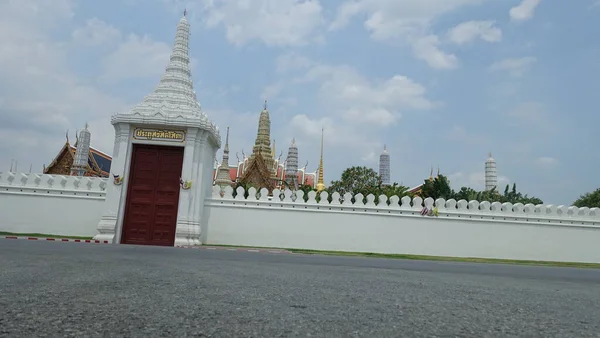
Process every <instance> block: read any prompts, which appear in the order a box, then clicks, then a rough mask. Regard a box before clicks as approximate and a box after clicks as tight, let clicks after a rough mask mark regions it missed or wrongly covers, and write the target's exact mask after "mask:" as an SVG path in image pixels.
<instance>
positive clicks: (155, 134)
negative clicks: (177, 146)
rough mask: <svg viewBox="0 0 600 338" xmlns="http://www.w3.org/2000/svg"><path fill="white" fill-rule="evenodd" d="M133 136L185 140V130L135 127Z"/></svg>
mask: <svg viewBox="0 0 600 338" xmlns="http://www.w3.org/2000/svg"><path fill="white" fill-rule="evenodd" d="M133 138H134V139H135V140H144V141H165V142H183V141H185V131H184V130H169V129H154V128H152V129H151V128H135V129H134V130H133Z"/></svg>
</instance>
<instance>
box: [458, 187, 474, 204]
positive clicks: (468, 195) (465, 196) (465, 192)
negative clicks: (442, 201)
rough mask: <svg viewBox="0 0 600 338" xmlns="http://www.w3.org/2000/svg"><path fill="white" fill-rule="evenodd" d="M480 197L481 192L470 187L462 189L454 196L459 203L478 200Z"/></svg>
mask: <svg viewBox="0 0 600 338" xmlns="http://www.w3.org/2000/svg"><path fill="white" fill-rule="evenodd" d="M478 197H479V192H478V191H476V190H475V189H473V188H469V187H461V188H460V190H459V191H457V192H456V193H455V194H454V197H453V198H454V199H455V200H457V201H460V200H467V201H472V200H476V199H477V198H478Z"/></svg>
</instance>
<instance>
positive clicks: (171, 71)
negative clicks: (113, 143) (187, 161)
mask: <svg viewBox="0 0 600 338" xmlns="http://www.w3.org/2000/svg"><path fill="white" fill-rule="evenodd" d="M186 15H187V11H184V14H183V17H182V18H181V20H179V23H178V24H177V32H176V34H175V43H174V45H173V51H172V52H171V57H170V61H169V64H168V65H167V67H166V69H165V72H164V74H163V76H162V77H161V79H160V83H159V84H158V86H157V87H156V88H155V89H154V92H153V93H151V94H150V95H148V96H146V97H145V98H144V100H143V101H142V102H141V103H139V104H138V105H137V106H135V107H134V108H133V109H132V111H131V112H132V113H136V112H139V113H154V112H157V111H160V112H162V113H166V114H175V115H183V114H192V115H196V114H202V112H201V109H200V104H199V103H198V102H197V101H196V98H195V96H196V94H195V92H194V84H193V81H192V73H191V69H190V56H189V37H190V25H189V23H188V21H187V18H186Z"/></svg>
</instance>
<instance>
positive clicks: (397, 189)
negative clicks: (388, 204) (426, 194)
mask: <svg viewBox="0 0 600 338" xmlns="http://www.w3.org/2000/svg"><path fill="white" fill-rule="evenodd" d="M408 189H410V188H409V187H407V186H404V185H400V184H398V183H397V182H394V183H393V184H391V185H384V186H381V189H379V193H378V194H377V195H376V196H377V197H379V195H385V196H387V198H388V200H389V198H390V197H392V196H398V197H400V198H402V197H403V196H411V197H412V194H410V193H409V192H408Z"/></svg>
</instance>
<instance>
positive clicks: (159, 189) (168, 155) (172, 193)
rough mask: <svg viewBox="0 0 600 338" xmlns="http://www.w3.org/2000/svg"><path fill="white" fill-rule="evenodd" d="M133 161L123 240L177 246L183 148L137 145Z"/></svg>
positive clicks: (125, 242)
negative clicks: (175, 244) (176, 234)
mask: <svg viewBox="0 0 600 338" xmlns="http://www.w3.org/2000/svg"><path fill="white" fill-rule="evenodd" d="M131 161H132V163H131V169H130V174H129V184H128V189H127V201H126V205H125V215H124V218H123V236H122V240H121V242H122V243H124V244H144V245H166V246H173V244H174V242H175V229H176V226H177V211H178V209H179V192H180V186H179V179H180V177H181V168H182V165H183V148H182V147H163V146H151V145H134V148H133V155H132V158H131Z"/></svg>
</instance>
